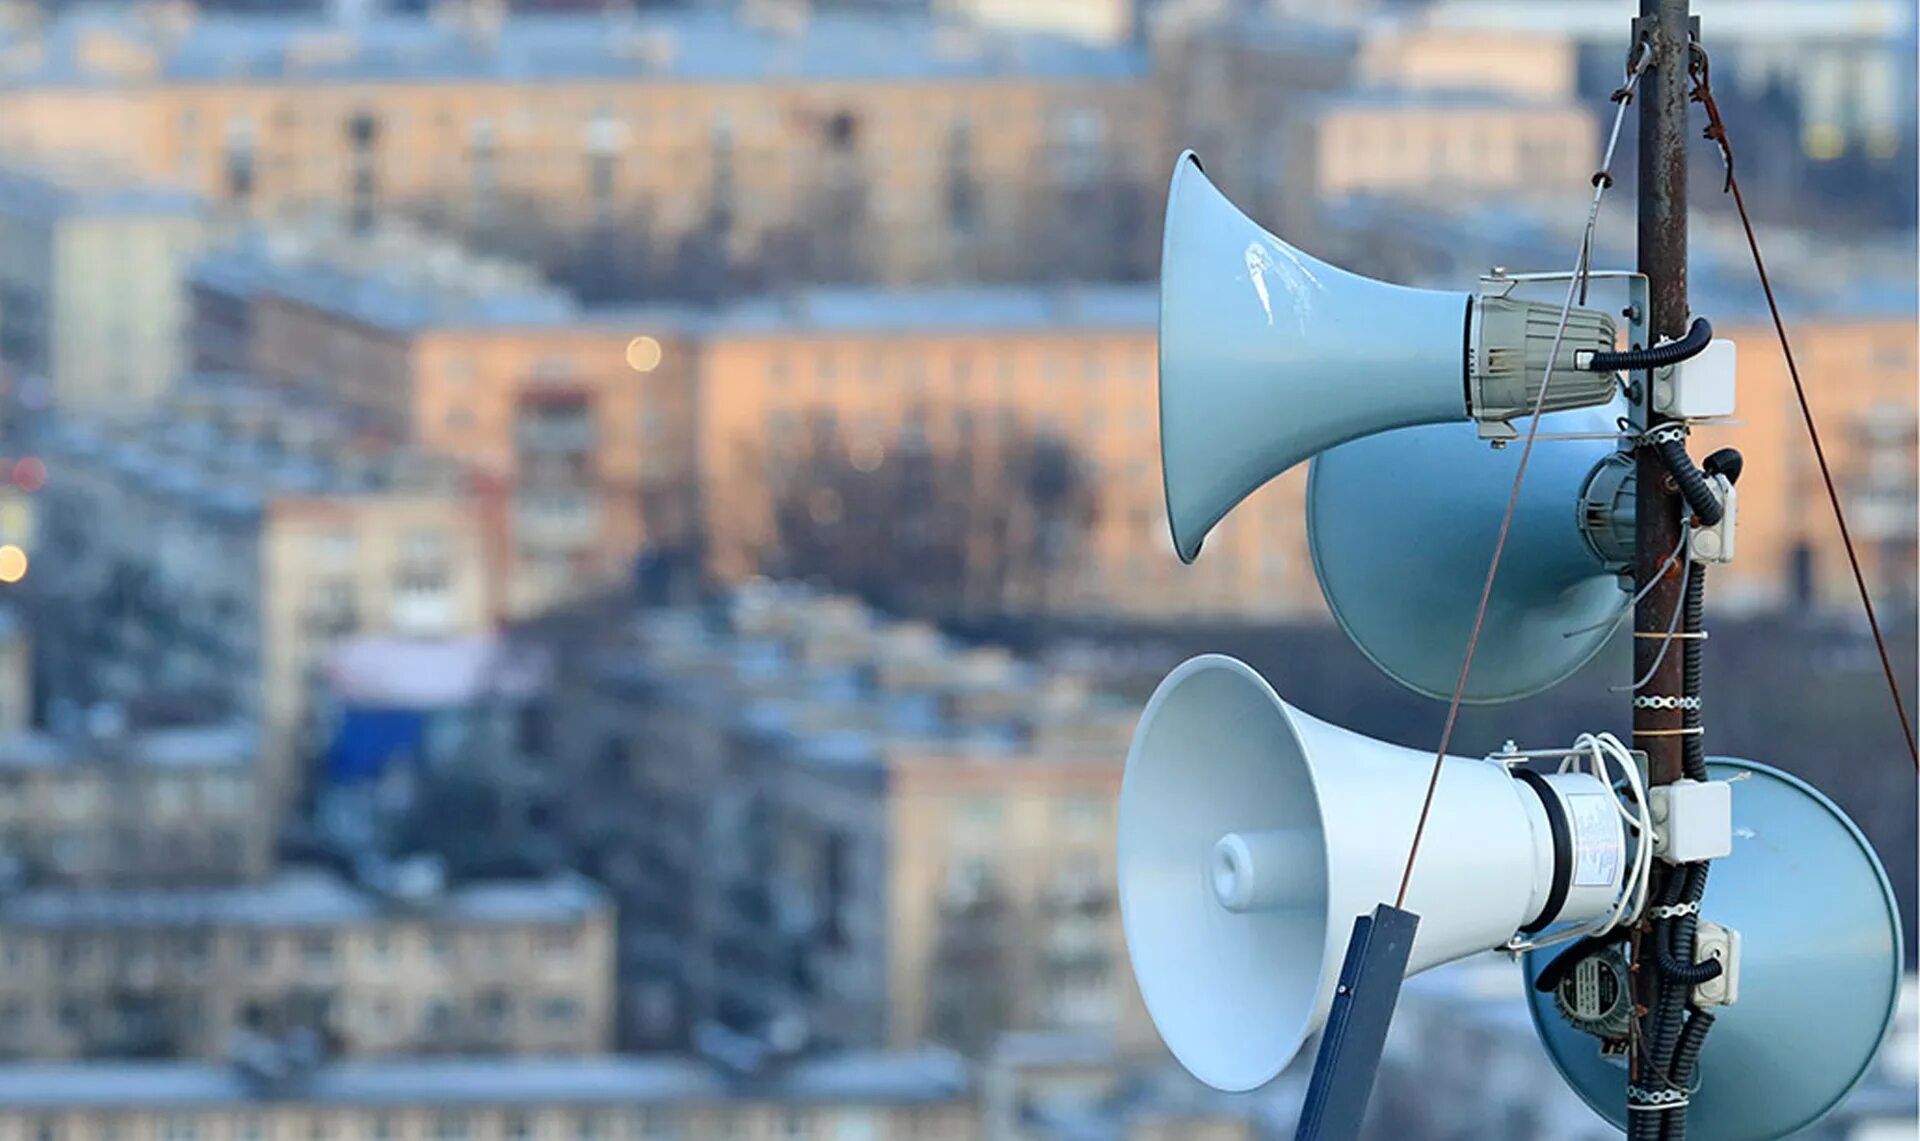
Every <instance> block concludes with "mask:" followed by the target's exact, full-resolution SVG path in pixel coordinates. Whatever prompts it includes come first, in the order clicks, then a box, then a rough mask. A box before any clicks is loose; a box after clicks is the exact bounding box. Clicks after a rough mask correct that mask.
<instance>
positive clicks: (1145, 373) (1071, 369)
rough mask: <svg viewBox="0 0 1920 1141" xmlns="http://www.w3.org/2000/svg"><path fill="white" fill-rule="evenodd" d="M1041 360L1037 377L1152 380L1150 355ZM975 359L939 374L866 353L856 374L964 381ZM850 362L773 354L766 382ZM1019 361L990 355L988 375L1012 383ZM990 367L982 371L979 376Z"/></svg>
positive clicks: (819, 377) (921, 364)
mask: <svg viewBox="0 0 1920 1141" xmlns="http://www.w3.org/2000/svg"><path fill="white" fill-rule="evenodd" d="M1038 358H1039V375H1040V379H1042V380H1048V381H1064V380H1069V379H1073V378H1076V377H1077V378H1078V379H1080V380H1088V381H1101V380H1107V379H1118V380H1129V381H1136V382H1140V381H1151V380H1152V379H1153V377H1154V363H1155V361H1154V357H1153V356H1152V355H1151V354H1149V353H1143V352H1134V353H1127V354H1125V355H1124V356H1123V357H1119V358H1117V359H1116V356H1115V354H1111V353H1092V352H1088V353H1078V354H1069V353H1060V352H1055V353H1041V354H1038ZM974 363H975V362H974V358H972V357H970V356H966V355H956V356H954V357H952V358H950V360H949V361H948V364H947V367H946V368H945V369H944V370H939V371H938V372H936V371H934V370H930V369H929V367H928V361H927V359H926V358H925V357H924V356H907V357H897V356H893V355H890V354H883V353H867V354H865V355H864V356H862V357H861V358H860V360H859V362H858V376H859V378H860V379H861V380H866V381H873V382H876V383H877V382H880V381H889V380H891V381H902V382H905V383H909V384H914V383H925V382H927V381H929V380H932V379H934V378H935V376H936V375H937V376H940V377H942V378H943V379H945V380H947V381H949V382H951V383H953V384H966V383H968V382H970V381H972V380H973V379H975V376H974ZM853 365H854V362H852V361H851V360H843V358H841V357H840V356H838V355H836V354H834V353H831V352H823V353H817V354H813V355H812V356H810V357H808V358H795V357H791V356H789V355H787V354H785V353H780V354H776V355H774V356H773V357H771V358H770V359H769V360H768V361H767V380H768V381H769V382H770V383H772V384H775V385H781V384H785V383H787V382H789V381H791V380H794V379H811V380H814V381H833V380H838V379H840V378H841V377H842V376H843V375H845V376H848V377H851V376H853V375H854V368H853ZM1020 365H1021V359H1020V358H1019V357H1017V356H1015V355H1014V354H1012V353H1004V352H1003V353H999V354H995V355H994V356H993V358H992V369H991V373H992V376H993V379H995V380H997V381H999V382H1000V383H1002V384H1012V383H1015V382H1016V381H1018V380H1019V379H1020ZM987 371H988V370H985V369H983V370H982V374H983V375H982V378H983V379H984V374H985V373H986V372H987Z"/></svg>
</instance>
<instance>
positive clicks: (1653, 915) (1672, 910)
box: [1647, 899, 1700, 919]
mask: <svg viewBox="0 0 1920 1141" xmlns="http://www.w3.org/2000/svg"><path fill="white" fill-rule="evenodd" d="M1698 914H1700V901H1699V900H1697V899H1696V900H1694V901H1692V902H1691V903H1663V904H1660V905H1658V906H1655V907H1649V908H1647V918H1648V919H1678V918H1680V917H1681V916H1682V915H1698Z"/></svg>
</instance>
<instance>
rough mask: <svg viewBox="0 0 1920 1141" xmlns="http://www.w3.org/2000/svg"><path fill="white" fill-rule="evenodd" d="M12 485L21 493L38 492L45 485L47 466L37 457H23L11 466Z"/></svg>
mask: <svg viewBox="0 0 1920 1141" xmlns="http://www.w3.org/2000/svg"><path fill="white" fill-rule="evenodd" d="M13 485H14V486H15V487H17V488H19V489H20V490H22V491H39V490H40V489H41V488H43V487H45V486H46V485H47V465H46V464H44V463H41V462H40V458H39V457H38V456H25V457H23V458H22V459H21V460H20V462H19V463H16V464H14V465H13Z"/></svg>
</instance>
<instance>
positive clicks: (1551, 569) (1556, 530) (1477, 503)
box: [1307, 404, 1634, 704]
mask: <svg viewBox="0 0 1920 1141" xmlns="http://www.w3.org/2000/svg"><path fill="white" fill-rule="evenodd" d="M1625 411H1626V408H1625V405H1624V404H1618V405H1613V406H1609V407H1605V408H1587V409H1580V410H1577V411H1572V412H1561V413H1556V414H1553V415H1549V416H1543V417H1541V423H1540V431H1541V432H1543V433H1548V434H1551V435H1554V436H1557V437H1559V436H1566V435H1572V436H1588V435H1591V436H1593V437H1596V438H1591V439H1586V438H1574V439H1567V438H1554V439H1545V440H1538V441H1536V442H1535V444H1534V448H1533V454H1532V457H1531V458H1530V459H1529V460H1528V461H1527V471H1526V477H1525V479H1524V480H1522V482H1521V484H1520V498H1519V501H1518V504H1517V506H1516V507H1515V509H1514V518H1513V525H1512V527H1511V529H1510V530H1509V531H1508V534H1507V545H1506V548H1505V552H1504V554H1503V555H1502V556H1501V561H1500V572H1499V574H1498V575H1497V576H1495V578H1494V584H1493V593H1492V595H1491V596H1490V597H1489V599H1488V602H1487V615H1486V620H1485V622H1484V623H1483V625H1482V627H1481V632H1480V644H1479V648H1478V650H1477V651H1475V653H1474V658H1473V670H1472V672H1471V673H1470V674H1469V675H1468V677H1467V687H1466V690H1465V694H1464V697H1463V700H1464V701H1466V702H1469V703H1474V704H1490V703H1494V702H1502V701H1513V700H1517V699H1519V698H1523V697H1528V696H1531V695H1533V694H1536V693H1539V692H1540V691H1542V690H1544V689H1547V688H1549V687H1551V686H1554V685H1556V684H1558V683H1560V682H1561V681H1564V680H1566V678H1568V677H1569V676H1571V675H1572V674H1573V673H1574V672H1575V671H1577V670H1579V669H1580V667H1581V666H1583V665H1585V664H1586V663H1587V662H1588V661H1589V660H1591V659H1592V658H1593V656H1594V655H1595V654H1597V653H1599V652H1600V649H1601V647H1602V646H1604V645H1606V643H1607V639H1608V638H1609V637H1610V636H1611V635H1612V634H1613V633H1614V630H1615V629H1616V627H1617V626H1618V625H1619V624H1620V622H1621V620H1622V619H1623V618H1624V615H1625V612H1626V609H1627V604H1628V602H1629V601H1630V598H1631V596H1630V594H1629V592H1628V581H1627V580H1626V579H1624V578H1622V577H1621V576H1622V572H1625V571H1627V570H1629V568H1630V567H1631V565H1632V558H1633V521H1634V512H1633V496H1634V476H1633V462H1632V458H1631V457H1630V456H1628V455H1627V454H1625V453H1623V452H1621V451H1620V450H1619V448H1618V445H1617V442H1616V440H1614V439H1612V438H1610V437H1609V433H1613V432H1616V431H1617V424H1616V421H1617V419H1618V418H1619V417H1620V416H1621V415H1623V414H1624V413H1625ZM1521 430H1522V431H1523V432H1524V431H1525V428H1524V426H1523V427H1522V429H1521ZM1521 451H1522V446H1521V445H1520V444H1518V443H1514V444H1510V445H1508V446H1507V447H1504V448H1499V449H1495V448H1492V447H1489V446H1488V444H1487V442H1486V441H1485V440H1482V439H1480V438H1479V437H1478V435H1477V434H1476V433H1475V431H1474V429H1473V427H1472V426H1470V425H1467V424H1438V425H1430V426H1423V427H1417V428H1402V429H1399V430H1397V431H1392V432H1383V433H1380V434H1378V435H1374V436H1368V437H1366V438H1365V439H1360V440H1355V441H1353V442H1351V443H1347V444H1342V445H1340V446H1339V447H1336V448H1333V449H1331V450H1330V451H1327V452H1324V453H1322V454H1321V455H1319V456H1317V457H1315V459H1314V461H1313V466H1312V468H1311V469H1310V472H1309V475H1308V479H1307V543H1308V547H1309V549H1310V550H1311V552H1312V554H1313V568H1314V573H1315V574H1317V575H1318V576H1319V578H1320V589H1321V592H1322V593H1323V594H1324V595H1325V596H1326V599H1327V605H1328V607H1329V608H1330V609H1331V610H1332V611H1333V616H1334V619H1335V620H1336V621H1338V622H1339V623H1340V627H1341V629H1343V630H1344V631H1346V634H1347V636H1348V637H1349V638H1350V639H1351V640H1352V641H1353V643H1354V645H1356V646H1358V647H1359V648H1360V651H1361V653H1363V654H1365V655H1366V656H1367V657H1368V658H1369V659H1370V660H1371V661H1372V662H1373V663H1374V665H1376V666H1378V667H1380V669H1381V670H1382V671H1383V672H1385V673H1386V674H1387V675H1388V676H1389V677H1392V678H1393V679H1394V680H1395V681H1398V682H1399V683H1400V684H1402V685H1404V686H1406V687H1407V688H1409V689H1412V690H1414V691H1416V692H1418V693H1423V694H1425V695H1427V696H1428V697H1433V698H1437V699H1439V700H1441V701H1446V700H1448V699H1450V698H1451V697H1452V696H1453V691H1454V687H1455V686H1456V685H1458V684H1459V679H1460V664H1461V661H1462V659H1463V658H1464V656H1465V653H1466V646H1467V637H1468V634H1469V633H1470V632H1471V630H1472V628H1473V618H1474V613H1475V612H1476V611H1477V610H1478V608H1479V605H1480V594H1481V591H1482V589H1483V588H1484V587H1485V584H1486V578H1487V567H1488V564H1489V562H1490V561H1491V560H1492V558H1493V549H1494V545H1495V543H1496V541H1497V540H1498V538H1499V534H1500V521H1501V519H1502V518H1503V517H1504V515H1505V514H1506V509H1507V502H1508V499H1509V497H1510V496H1511V495H1512V493H1513V477H1514V473H1515V471H1516V470H1517V469H1518V468H1519V466H1520V455H1521Z"/></svg>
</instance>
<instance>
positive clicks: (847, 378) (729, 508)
mask: <svg viewBox="0 0 1920 1141" xmlns="http://www.w3.org/2000/svg"><path fill="white" fill-rule="evenodd" d="M1157 361H1158V339H1157V337H1156V335H1155V331H1154V330H1153V328H1152V327H1151V326H1150V325H1149V326H1145V327H1141V328H1139V329H1124V330H1076V329H1074V328H1073V327H1071V326H1070V325H1063V326H1062V327H1061V328H1059V329H1049V330H1038V331H1031V332H1017V333H1009V332H993V331H972V330H967V329H964V328H956V329H951V330H934V329H928V330H924V331H909V332H899V333H868V334H861V333H845V334H825V333H808V332H805V331H802V330H794V331H786V332H783V333H780V334H777V335H764V336H746V335H740V336H734V335H729V334H727V333H725V332H720V333H716V334H714V336H713V337H712V339H711V340H710V341H709V343H708V344H707V346H706V349H705V351H704V353H703V355H702V360H701V381H700V385H699V400H700V405H699V412H698V414H697V416H696V418H695V423H696V427H697V430H698V432H699V440H700V444H699V449H698V451H699V460H700V465H701V467H700V472H701V480H702V485H703V486H704V487H705V488H707V489H708V492H709V499H708V507H707V520H708V525H709V527H710V528H711V529H712V542H713V547H712V550H713V555H714V559H715V567H716V569H717V570H718V571H719V573H721V574H722V575H723V576H726V577H733V578H737V577H739V576H743V575H746V574H749V573H751V572H752V571H753V570H754V568H755V567H756V565H757V560H758V557H759V556H758V552H760V551H762V550H765V549H766V547H767V544H768V543H769V542H770V540H771V539H772V538H773V533H772V525H771V521H770V517H769V510H770V498H769V493H768V480H767V476H766V474H765V469H764V466H763V465H764V463H765V460H764V458H763V457H765V456H767V455H768V454H769V449H770V447H771V446H772V445H773V441H774V440H775V439H777V438H779V437H780V436H781V435H782V434H789V435H793V436H796V437H797V436H798V434H799V433H800V431H801V426H802V425H803V424H804V423H805V421H806V418H807V417H808V416H809V415H811V414H812V413H814V412H815V411H818V410H829V411H831V412H832V413H833V414H834V416H835V417H836V419H837V421H838V423H839V425H840V426H841V428H842V429H843V431H844V433H845V434H846V436H847V438H848V439H849V441H850V442H852V443H854V444H863V443H865V442H867V441H869V440H872V441H878V442H880V444H881V446H882V448H884V447H886V446H887V445H888V444H890V443H893V442H895V441H897V440H898V439H899V438H900V433H901V430H902V427H903V425H904V423H905V419H906V414H907V412H908V410H909V409H910V408H912V407H916V406H919V407H924V408H925V409H926V412H927V415H926V420H925V431H926V435H927V438H928V441H929V443H930V444H931V445H932V446H934V447H935V448H940V447H943V446H945V447H951V446H957V444H958V441H959V439H960V434H961V432H962V430H963V425H965V426H966V430H968V431H970V432H972V433H974V434H975V437H976V438H977V439H979V440H980V441H981V443H980V446H982V447H991V446H992V441H993V440H994V438H995V436H996V433H999V434H1000V437H1001V438H1005V433H1004V430H1003V427H1002V426H1003V425H1004V426H1006V427H1007V428H1011V429H1013V430H1016V431H1022V432H1025V433H1037V432H1044V433H1048V434H1052V435H1056V436H1058V437H1059V438H1062V439H1064V440H1065V441H1066V442H1067V443H1068V444H1069V445H1070V446H1071V447H1072V449H1073V450H1074V451H1075V452H1076V453H1077V454H1078V455H1079V456H1080V457H1081V458H1082V459H1083V460H1085V461H1087V462H1088V464H1089V467H1088V468H1087V471H1088V474H1089V475H1090V477H1091V482H1092V484H1093V486H1094V487H1095V488H1097V491H1098V500H1099V503H1098V508H1097V521H1096V523H1095V525H1094V527H1093V530H1092V532H1091V533H1090V534H1089V535H1088V537H1087V550H1086V557H1085V559H1084V560H1083V561H1082V562H1081V563H1080V565H1078V566H1077V567H1076V568H1074V572H1073V575H1072V577H1071V578H1069V579H1068V581H1067V582H1066V583H1064V584H1062V587H1061V589H1060V590H1059V591H1058V592H1057V593H1056V595H1055V597H1056V598H1057V599H1059V602H1058V604H1057V605H1058V606H1059V608H1060V609H1062V610H1067V611H1080V612H1087V613H1100V612H1114V611H1118V612H1121V613H1127V614H1132V615H1136V616H1142V617H1169V618H1170V617H1176V616H1182V615H1198V614H1229V613H1231V614H1242V615H1263V616H1274V615H1290V614H1300V613H1315V612H1318V608H1319V607H1320V606H1321V603H1320V601H1319V588H1318V586H1317V584H1316V583H1315V581H1314V579H1313V572H1312V567H1311V562H1310V560H1309V559H1308V557H1307V554H1306V540H1305V534H1304V522H1303V516H1302V498H1301V497H1302V493H1303V489H1304V487H1305V482H1304V481H1305V471H1304V469H1301V470H1299V471H1296V472H1293V473H1290V474H1288V475H1287V476H1284V477H1282V478H1281V479H1280V480H1278V481H1276V482H1275V484H1273V485H1270V486H1268V487H1266V488H1264V489H1262V490H1260V491H1258V492H1256V493H1254V494H1253V495H1252V496H1251V497H1250V498H1249V499H1248V500H1246V501H1245V502H1244V503H1242V504H1241V506H1240V507H1239V508H1237V509H1236V510H1235V511H1234V513H1233V514H1232V515H1230V516H1229V517H1228V518H1227V520H1226V521H1225V522H1224V523H1222V524H1221V526H1220V527H1219V529H1218V530H1217V531H1216V532H1215V533H1214V534H1213V535H1212V536H1211V537H1209V539H1208V542H1207V548H1206V553H1205V554H1203V555H1202V556H1201V557H1200V559H1199V560H1198V561H1197V562H1196V563H1195V564H1194V565H1192V566H1183V565H1181V564H1180V563H1179V561H1178V559H1177V558H1176V556H1175V555H1174V554H1173V549H1172V540H1171V539H1170V538H1169V536H1168V532H1167V523H1166V506H1165V493H1164V488H1163V485H1162V482H1161V475H1160V445H1159V403H1158V401H1159V390H1158V384H1157V381H1156V379H1155V374H1156V371H1157ZM995 494H1004V495H1012V494H1015V492H1014V491H1012V490H1010V489H1003V490H1000V491H997V492H995Z"/></svg>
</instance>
